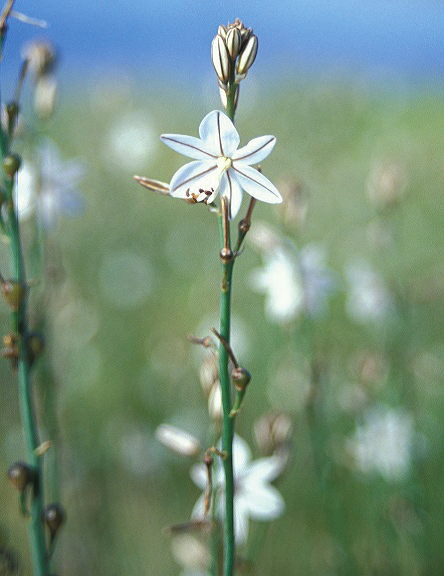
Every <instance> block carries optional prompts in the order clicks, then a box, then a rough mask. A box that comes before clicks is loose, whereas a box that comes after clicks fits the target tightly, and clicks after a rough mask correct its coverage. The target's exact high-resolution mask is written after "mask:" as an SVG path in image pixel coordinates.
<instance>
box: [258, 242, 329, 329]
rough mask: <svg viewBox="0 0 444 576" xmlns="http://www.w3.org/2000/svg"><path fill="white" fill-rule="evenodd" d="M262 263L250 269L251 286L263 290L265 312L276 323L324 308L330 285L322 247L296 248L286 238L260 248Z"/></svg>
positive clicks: (315, 312) (259, 290)
mask: <svg viewBox="0 0 444 576" xmlns="http://www.w3.org/2000/svg"><path fill="white" fill-rule="evenodd" d="M263 258H264V266H263V267H262V268H258V269H256V270H254V271H253V272H252V275H251V284H252V287H253V289H254V290H256V291H258V292H262V293H265V294H266V302H265V310H266V313H267V316H268V317H269V318H270V319H271V320H273V321H275V322H279V323H286V322H291V321H292V320H294V319H295V318H297V317H298V316H299V315H300V314H302V313H303V312H306V313H308V314H310V315H312V316H316V315H318V314H320V313H322V312H324V311H325V309H326V306H327V300H328V297H329V295H330V294H331V293H332V291H333V289H334V279H333V274H332V272H331V271H330V270H329V269H328V268H327V266H326V264H325V254H324V250H323V249H322V248H321V247H319V246H315V245H308V246H306V247H304V248H303V249H302V250H300V251H299V252H298V251H297V250H296V247H295V246H294V245H293V244H292V243H291V242H290V241H289V240H287V239H284V238H283V239H282V240H281V242H280V243H279V244H276V241H274V242H273V245H272V248H271V249H269V250H267V249H265V250H264V251H263Z"/></svg>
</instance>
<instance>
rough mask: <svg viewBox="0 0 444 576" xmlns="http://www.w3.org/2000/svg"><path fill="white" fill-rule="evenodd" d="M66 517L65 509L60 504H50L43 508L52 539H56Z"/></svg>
mask: <svg viewBox="0 0 444 576" xmlns="http://www.w3.org/2000/svg"><path fill="white" fill-rule="evenodd" d="M65 518H66V514H65V511H64V510H63V508H62V507H61V506H60V504H49V506H47V507H46V508H45V509H44V510H43V520H44V522H45V524H46V526H47V527H48V530H49V533H50V535H51V540H53V539H54V537H55V535H56V534H57V532H58V531H59V529H60V527H61V526H62V525H63V524H64V522H65Z"/></svg>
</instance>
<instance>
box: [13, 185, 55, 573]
mask: <svg viewBox="0 0 444 576" xmlns="http://www.w3.org/2000/svg"><path fill="white" fill-rule="evenodd" d="M10 192H11V196H12V186H11V190H10ZM9 207H10V208H9V211H8V224H9V231H10V237H9V238H10V244H11V256H12V262H13V267H14V270H15V278H14V280H16V281H17V282H19V284H21V285H22V286H26V275H25V267H24V262H23V254H22V249H21V242H20V233H19V226H18V221H17V215H16V213H15V209H14V204H13V202H12V198H9ZM12 322H13V330H14V331H15V333H16V334H17V336H18V349H19V357H18V392H19V404H20V415H21V420H22V428H23V435H24V441H25V448H26V454H27V459H28V462H29V464H30V466H32V468H33V469H34V471H35V476H36V479H35V483H34V489H33V493H32V503H31V520H30V523H29V536H30V546H31V556H32V563H33V568H34V576H47V574H48V573H49V565H48V558H47V554H46V540H45V530H44V528H45V527H44V524H43V518H42V516H43V489H42V488H43V478H42V476H43V472H42V459H41V457H40V456H38V455H37V453H36V448H37V447H38V446H39V444H40V442H39V438H38V433H37V424H36V417H35V411H34V405H33V398H32V387H31V374H30V366H29V357H28V349H27V338H28V319H27V296H26V293H25V294H24V296H23V298H20V300H19V306H18V310H17V311H13V312H12Z"/></svg>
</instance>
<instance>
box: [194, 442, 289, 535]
mask: <svg viewBox="0 0 444 576" xmlns="http://www.w3.org/2000/svg"><path fill="white" fill-rule="evenodd" d="M285 464H286V459H285V458H281V457H280V456H278V455H275V456H271V457H269V458H260V459H258V460H254V461H253V462H252V461H251V451H250V448H249V446H248V444H247V443H246V442H245V440H243V439H242V438H240V437H239V436H237V435H235V436H234V439H233V474H234V484H235V493H234V528H235V537H236V541H237V542H238V543H239V544H244V543H245V542H246V540H247V537H248V521H249V519H250V518H252V519H254V520H261V521H270V520H274V519H276V518H278V517H279V516H281V515H282V514H283V512H284V509H285V503H284V499H283V498H282V496H281V494H280V493H279V491H278V490H277V489H276V488H275V487H274V486H272V485H271V484H270V482H272V481H273V480H275V479H276V478H277V477H278V476H279V475H280V474H281V472H282V471H283V469H284V467H285ZM191 477H192V479H193V481H194V483H195V484H196V485H197V486H198V487H199V488H201V489H202V490H204V491H205V488H206V484H207V470H206V466H205V465H203V464H198V465H195V466H193V467H192V468H191ZM224 486H225V476H224V472H223V468H222V464H221V462H220V460H217V461H216V465H215V470H214V473H213V489H214V490H217V491H218V499H217V512H218V514H219V516H220V517H221V518H223V516H224V513H225V512H224V511H225V502H224ZM204 498H205V494H202V496H200V497H199V499H198V501H197V502H196V505H195V506H194V509H193V516H197V517H202V516H203V512H204Z"/></svg>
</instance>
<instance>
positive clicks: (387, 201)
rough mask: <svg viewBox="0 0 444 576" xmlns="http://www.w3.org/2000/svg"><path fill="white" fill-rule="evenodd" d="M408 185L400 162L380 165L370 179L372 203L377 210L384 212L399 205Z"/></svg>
mask: <svg viewBox="0 0 444 576" xmlns="http://www.w3.org/2000/svg"><path fill="white" fill-rule="evenodd" d="M406 185H407V178H406V173H405V169H404V167H403V166H402V165H401V164H400V163H399V162H393V163H391V164H387V163H385V164H383V163H380V164H378V165H377V166H375V167H374V168H373V170H372V171H371V173H370V176H369V177H368V181H367V190H368V195H369V198H370V201H371V202H372V204H373V205H374V207H375V208H376V209H379V210H383V209H385V208H391V207H392V206H395V205H396V204H398V203H399V202H400V201H401V200H402V198H403V196H404V192H405V189H406Z"/></svg>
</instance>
